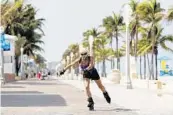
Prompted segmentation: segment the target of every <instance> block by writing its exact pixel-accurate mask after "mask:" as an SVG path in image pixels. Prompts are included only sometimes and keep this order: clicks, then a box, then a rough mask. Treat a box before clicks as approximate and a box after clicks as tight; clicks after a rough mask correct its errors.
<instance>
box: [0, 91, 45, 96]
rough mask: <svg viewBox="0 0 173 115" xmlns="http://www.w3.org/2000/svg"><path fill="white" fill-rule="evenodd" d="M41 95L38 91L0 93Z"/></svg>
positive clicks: (7, 92) (2, 92) (4, 92)
mask: <svg viewBox="0 0 173 115" xmlns="http://www.w3.org/2000/svg"><path fill="white" fill-rule="evenodd" d="M19 93H20V94H34V93H35V94H43V92H39V91H1V94H2V95H3V94H19Z"/></svg>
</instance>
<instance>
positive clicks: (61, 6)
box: [27, 0, 173, 61]
mask: <svg viewBox="0 0 173 115" xmlns="http://www.w3.org/2000/svg"><path fill="white" fill-rule="evenodd" d="M128 1H129V0H118V1H117V0H44V1H41V0H27V2H28V3H32V4H33V6H34V7H35V8H36V9H39V11H38V14H37V17H38V18H45V19H46V21H45V23H44V24H45V25H44V27H43V30H44V32H45V36H44V38H43V40H44V42H45V45H44V50H45V53H43V55H44V56H45V57H46V59H47V60H48V61H59V60H61V56H62V54H63V52H64V50H65V49H66V48H67V47H68V45H69V44H71V43H77V42H81V40H82V33H83V32H84V31H85V30H87V29H91V28H93V27H98V26H99V25H100V24H101V23H102V19H103V18H104V17H105V16H109V15H111V14H112V12H113V11H114V12H116V13H118V12H119V11H120V9H121V7H122V5H123V4H124V3H127V2H128ZM163 1H164V2H163ZM161 3H162V5H163V7H164V8H166V9H167V8H168V7H169V6H170V5H173V1H172V0H161ZM164 25H166V27H165V31H164V33H166V34H173V31H172V29H173V24H171V25H170V24H169V25H168V24H164ZM168 44H169V46H172V45H173V44H170V43H168ZM160 54H163V55H169V56H171V57H173V55H172V54H170V53H169V52H165V51H162V50H160Z"/></svg>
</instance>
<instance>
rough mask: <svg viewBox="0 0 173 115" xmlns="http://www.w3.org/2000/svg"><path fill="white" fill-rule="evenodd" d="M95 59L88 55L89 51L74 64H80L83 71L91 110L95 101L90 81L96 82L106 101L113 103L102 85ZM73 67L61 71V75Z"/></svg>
mask: <svg viewBox="0 0 173 115" xmlns="http://www.w3.org/2000/svg"><path fill="white" fill-rule="evenodd" d="M93 59H94V57H93V56H90V55H89V54H88V51H87V50H84V51H82V52H81V53H80V58H79V59H78V60H77V61H75V62H74V63H76V62H79V65H80V67H81V70H82V74H83V79H84V85H85V90H86V94H87V97H88V99H87V100H88V105H87V106H88V107H89V110H94V100H93V98H92V94H91V91H90V81H91V80H94V81H95V83H96V84H97V86H98V88H99V89H100V90H101V91H102V93H103V96H104V97H105V99H106V101H107V102H108V103H109V104H110V103H111V98H110V96H109V94H108V92H107V90H106V88H105V87H104V86H103V84H102V81H101V79H100V76H99V74H98V72H97V69H96V68H95V67H94V61H93ZM74 63H73V64H74ZM73 64H71V65H73ZM71 65H69V66H68V67H66V68H64V69H63V70H62V71H60V75H62V74H64V73H65V71H66V70H67V69H68V68H69V67H70V66H71Z"/></svg>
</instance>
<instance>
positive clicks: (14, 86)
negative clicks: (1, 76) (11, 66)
mask: <svg viewBox="0 0 173 115" xmlns="http://www.w3.org/2000/svg"><path fill="white" fill-rule="evenodd" d="M1 88H25V87H22V86H5V85H4V86H1Z"/></svg>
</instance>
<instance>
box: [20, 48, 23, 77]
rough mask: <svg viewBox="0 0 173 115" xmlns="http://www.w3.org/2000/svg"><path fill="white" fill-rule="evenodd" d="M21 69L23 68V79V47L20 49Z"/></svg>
mask: <svg viewBox="0 0 173 115" xmlns="http://www.w3.org/2000/svg"><path fill="white" fill-rule="evenodd" d="M20 52H21V54H20V60H21V61H20V62H21V63H20V68H21V78H22V77H23V47H21V48H20Z"/></svg>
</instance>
